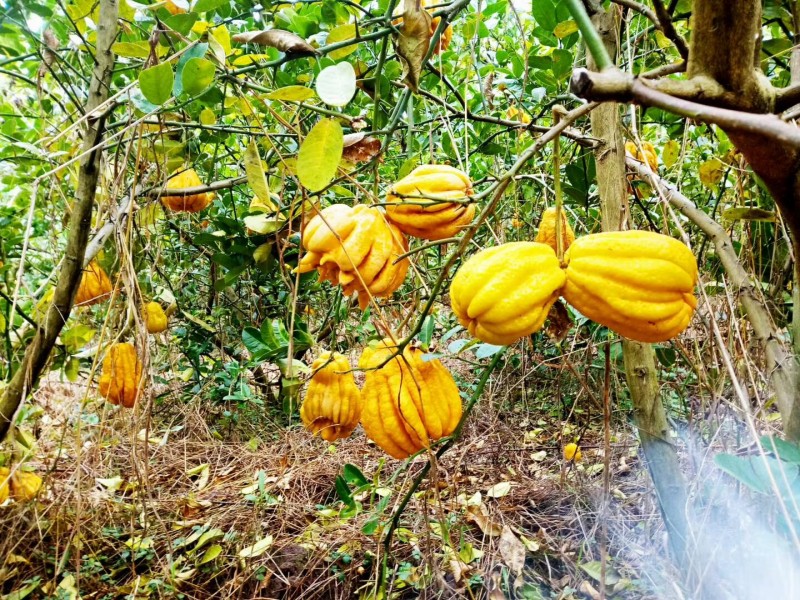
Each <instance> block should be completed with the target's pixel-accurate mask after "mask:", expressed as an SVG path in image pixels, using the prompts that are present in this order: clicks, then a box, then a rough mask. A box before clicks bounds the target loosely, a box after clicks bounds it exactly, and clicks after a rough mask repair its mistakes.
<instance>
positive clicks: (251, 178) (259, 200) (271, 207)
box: [244, 137, 278, 229]
mask: <svg viewBox="0 0 800 600" xmlns="http://www.w3.org/2000/svg"><path fill="white" fill-rule="evenodd" d="M244 170H245V173H246V175H247V183H248V184H250V189H252V190H253V194H255V199H254V200H253V202H252V203H251V204H250V210H253V209H254V208H255V209H261V210H265V211H268V212H275V211H276V210H278V207H277V206H276V205H275V203H274V202H273V201H272V198H271V197H270V195H269V184H268V183H267V176H266V175H265V174H264V169H263V167H262V165H261V157H260V156H259V154H258V146H257V145H256V140H255V139H254V138H252V137H251V138H250V142H249V143H248V144H247V148H246V149H245V151H244ZM250 229H253V228H252V227H251V228H250Z"/></svg>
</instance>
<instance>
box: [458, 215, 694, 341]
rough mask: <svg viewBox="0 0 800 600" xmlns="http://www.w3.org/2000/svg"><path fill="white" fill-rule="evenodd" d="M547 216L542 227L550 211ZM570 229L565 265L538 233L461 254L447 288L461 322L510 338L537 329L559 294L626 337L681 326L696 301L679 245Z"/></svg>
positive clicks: (663, 333) (662, 238) (655, 335)
mask: <svg viewBox="0 0 800 600" xmlns="http://www.w3.org/2000/svg"><path fill="white" fill-rule="evenodd" d="M552 221H553V222H552V223H549V224H548V225H547V227H548V228H549V227H552V226H553V224H554V222H555V216H554V215H553V219H552ZM570 232H571V228H569V227H568V228H567V229H566V230H565V235H564V238H563V239H564V242H565V243H564V249H565V250H566V253H565V254H564V260H563V264H562V261H559V259H558V257H557V256H556V253H555V250H554V248H553V247H552V245H550V243H549V242H551V241H552V240H553V239H554V238H553V237H552V236H551V235H550V234H549V233H545V234H544V235H542V234H541V232H540V238H541V239H544V240H546V241H547V242H548V243H541V242H512V243H507V244H502V245H500V246H496V247H493V248H488V249H486V250H483V251H481V252H478V253H477V254H475V255H474V256H472V257H471V258H470V259H469V260H467V262H465V263H464V264H463V265H462V266H461V268H460V269H459V270H458V272H457V273H456V275H455V277H454V278H453V282H452V284H451V287H450V300H451V304H452V307H453V312H454V313H455V314H456V316H457V317H458V320H459V322H460V323H461V324H462V325H463V326H464V327H466V328H467V330H468V331H469V332H470V334H472V335H473V336H475V337H477V338H478V339H480V340H482V341H484V342H488V343H491V344H498V345H506V344H512V343H514V342H516V341H517V340H519V339H521V338H522V337H525V336H527V335H530V334H532V333H534V332H535V331H538V330H539V329H540V328H541V327H542V325H543V324H544V321H545V318H546V317H547V314H548V312H549V310H550V307H551V306H552V305H553V303H554V302H555V301H556V300H557V299H558V297H559V296H563V298H564V299H565V300H566V301H567V302H568V303H570V304H571V305H572V306H574V307H575V308H576V309H577V310H578V311H580V312H581V314H583V315H584V316H586V317H588V318H589V319H592V320H593V321H596V322H597V323H600V324H601V325H605V326H606V327H608V328H609V329H611V330H612V331H615V332H616V333H618V334H620V335H623V336H625V337H627V338H630V339H632V340H637V341H640V342H661V341H666V340H668V339H670V338H672V337H674V336H676V335H678V334H679V333H680V332H681V331H683V330H684V329H686V327H687V326H688V325H689V321H690V320H691V318H692V314H693V312H694V309H695V307H696V306H697V299H696V298H695V296H694V286H695V284H696V283H697V276H698V273H697V262H696V260H695V257H694V255H693V254H692V252H691V251H690V250H689V249H688V248H687V247H686V246H685V245H684V244H682V243H681V242H679V241H678V240H675V239H673V238H671V237H669V236H666V235H662V234H659V233H653V232H649V231H615V232H606V233H598V234H592V235H586V236H582V237H579V238H577V239H574V234H572V235H570ZM570 238H572V240H573V241H571V242H570V241H569V240H570ZM568 242H569V243H568Z"/></svg>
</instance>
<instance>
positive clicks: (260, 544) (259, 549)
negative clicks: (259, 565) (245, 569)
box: [239, 535, 273, 558]
mask: <svg viewBox="0 0 800 600" xmlns="http://www.w3.org/2000/svg"><path fill="white" fill-rule="evenodd" d="M272 541H273V539H272V536H271V535H268V536H267V537H265V538H263V539H260V540H258V541H257V542H256V543H255V544H253V545H252V546H248V547H247V548H242V549H241V550H240V551H239V558H255V557H256V556H261V555H262V554H264V552H266V551H267V550H269V548H270V546H272Z"/></svg>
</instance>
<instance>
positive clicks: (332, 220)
mask: <svg viewBox="0 0 800 600" xmlns="http://www.w3.org/2000/svg"><path fill="white" fill-rule="evenodd" d="M302 240H303V247H304V248H305V249H306V253H305V254H304V255H303V257H302V258H301V260H300V262H299V263H298V265H297V267H296V268H295V271H296V272H299V273H307V272H309V271H313V270H315V269H316V270H317V271H318V272H319V277H320V280H321V281H330V282H331V283H332V284H334V285H336V284H338V285H340V286H341V287H342V292H343V293H344V295H345V296H350V295H352V294H355V293H357V294H358V302H359V306H360V307H361V309H362V310H364V309H366V308H367V306H368V305H369V298H370V296H371V297H373V298H388V297H390V296H391V295H392V294H393V293H394V292H395V291H396V290H397V289H398V288H399V287H400V286H401V285H402V284H403V281H404V280H405V277H406V274H407V272H408V267H409V260H408V258H403V259H402V260H398V259H399V257H400V255H402V254H404V253H405V252H407V251H408V240H407V239H406V237H405V235H403V233H402V232H401V231H400V230H399V229H398V228H397V226H395V225H394V224H393V223H391V222H389V221H387V219H386V216H385V215H384V214H383V212H381V211H380V210H379V209H377V208H375V207H373V206H367V205H358V206H356V207H350V206H347V205H344V204H334V205H331V206H329V207H327V208H325V209H323V210H322V211H320V213H319V214H318V215H316V216H314V217H313V218H312V219H311V220H309V222H308V223H307V224H306V226H305V228H304V229H303V238H302Z"/></svg>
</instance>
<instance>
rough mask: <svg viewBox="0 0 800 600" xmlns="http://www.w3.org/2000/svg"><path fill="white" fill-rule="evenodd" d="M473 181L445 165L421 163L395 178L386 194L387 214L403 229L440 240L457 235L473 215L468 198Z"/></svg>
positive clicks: (464, 174)
mask: <svg viewBox="0 0 800 600" xmlns="http://www.w3.org/2000/svg"><path fill="white" fill-rule="evenodd" d="M471 195H472V182H471V181H470V179H469V176H468V175H467V174H466V173H464V172H463V171H461V170H459V169H456V168H454V167H450V166H447V165H421V166H419V167H417V168H416V169H414V170H413V171H411V173H409V174H408V175H406V176H405V177H404V178H402V179H401V180H399V181H397V182H395V183H394V184H393V185H392V187H391V188H390V189H389V193H388V194H387V196H386V202H387V206H386V216H387V218H388V219H389V220H391V221H392V222H393V223H394V224H395V225H397V227H398V228H400V230H401V231H402V232H403V233H406V234H408V235H412V236H414V237H418V238H422V239H428V240H439V239H444V238H446V237H452V236H453V235H456V234H457V233H459V232H460V231H461V229H463V228H464V227H465V226H466V225H468V224H469V223H470V222H471V221H472V218H473V216H474V215H475V206H474V205H473V204H470V203H469V202H468V200H469V197H470V196H471Z"/></svg>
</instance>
